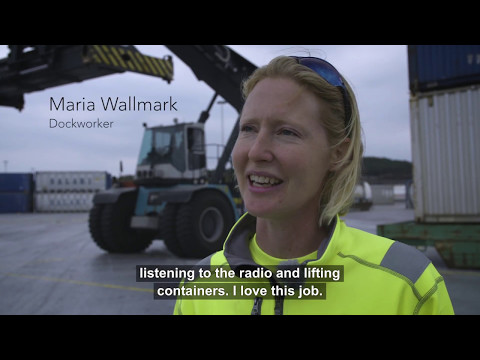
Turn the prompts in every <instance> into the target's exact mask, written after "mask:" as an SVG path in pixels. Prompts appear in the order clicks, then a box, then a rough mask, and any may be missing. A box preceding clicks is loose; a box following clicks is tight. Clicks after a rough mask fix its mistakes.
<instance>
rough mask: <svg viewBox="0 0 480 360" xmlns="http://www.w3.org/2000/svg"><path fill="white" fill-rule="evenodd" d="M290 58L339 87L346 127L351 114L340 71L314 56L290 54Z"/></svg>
mask: <svg viewBox="0 0 480 360" xmlns="http://www.w3.org/2000/svg"><path fill="white" fill-rule="evenodd" d="M290 57H291V58H293V59H295V60H297V62H298V63H299V64H300V65H303V66H306V67H308V68H309V69H311V70H313V71H315V72H316V73H317V74H318V75H320V76H321V77H322V78H323V79H324V80H325V81H327V82H328V83H329V84H330V85H333V86H336V87H337V88H339V89H340V92H341V93H342V96H343V105H344V107H345V127H348V124H349V122H350V117H351V115H352V109H351V105H350V101H349V99H348V95H347V88H346V86H345V83H344V82H343V80H342V76H341V75H340V73H339V72H338V71H337V69H335V67H333V65H332V64H330V63H329V62H328V61H325V60H322V59H319V58H316V57H310V56H307V57H301V56H290Z"/></svg>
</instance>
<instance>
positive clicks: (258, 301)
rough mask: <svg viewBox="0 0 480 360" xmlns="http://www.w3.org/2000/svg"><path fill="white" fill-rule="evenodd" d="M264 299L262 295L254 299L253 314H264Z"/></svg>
mask: <svg viewBox="0 0 480 360" xmlns="http://www.w3.org/2000/svg"><path fill="white" fill-rule="evenodd" d="M262 301H263V298H261V297H256V298H255V299H254V300H253V308H252V313H251V315H261V314H262Z"/></svg>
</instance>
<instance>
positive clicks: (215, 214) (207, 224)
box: [200, 207, 224, 243]
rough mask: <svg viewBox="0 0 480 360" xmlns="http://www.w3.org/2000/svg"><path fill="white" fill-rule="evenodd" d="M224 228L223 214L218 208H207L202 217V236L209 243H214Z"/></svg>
mask: <svg viewBox="0 0 480 360" xmlns="http://www.w3.org/2000/svg"><path fill="white" fill-rule="evenodd" d="M223 227H224V222H223V216H222V213H221V212H220V211H219V210H218V209H217V208H216V207H208V208H206V209H205V210H204V211H203V212H202V214H201V215H200V234H201V235H202V238H203V239H204V240H205V241H206V242H208V243H214V242H215V241H217V240H218V238H219V237H220V235H221V234H222V231H223Z"/></svg>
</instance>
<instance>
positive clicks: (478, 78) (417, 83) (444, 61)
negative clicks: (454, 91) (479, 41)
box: [408, 45, 480, 94]
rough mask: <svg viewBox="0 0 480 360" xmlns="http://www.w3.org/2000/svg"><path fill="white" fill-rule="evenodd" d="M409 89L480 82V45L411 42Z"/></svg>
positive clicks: (429, 88)
mask: <svg viewBox="0 0 480 360" xmlns="http://www.w3.org/2000/svg"><path fill="white" fill-rule="evenodd" d="M408 72H409V82H410V91H411V92H412V93H413V94H415V93H417V92H427V91H432V90H439V89H449V88H455V87H460V86H466V85H472V84H480V45H408Z"/></svg>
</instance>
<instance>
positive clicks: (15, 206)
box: [0, 192, 32, 214]
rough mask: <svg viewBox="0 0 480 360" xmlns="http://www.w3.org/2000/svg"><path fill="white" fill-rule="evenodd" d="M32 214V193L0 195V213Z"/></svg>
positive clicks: (6, 193)
mask: <svg viewBox="0 0 480 360" xmlns="http://www.w3.org/2000/svg"><path fill="white" fill-rule="evenodd" d="M26 212H32V193H30V192H26V193H25V192H5V193H0V213H2V214H5V213H26Z"/></svg>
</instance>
